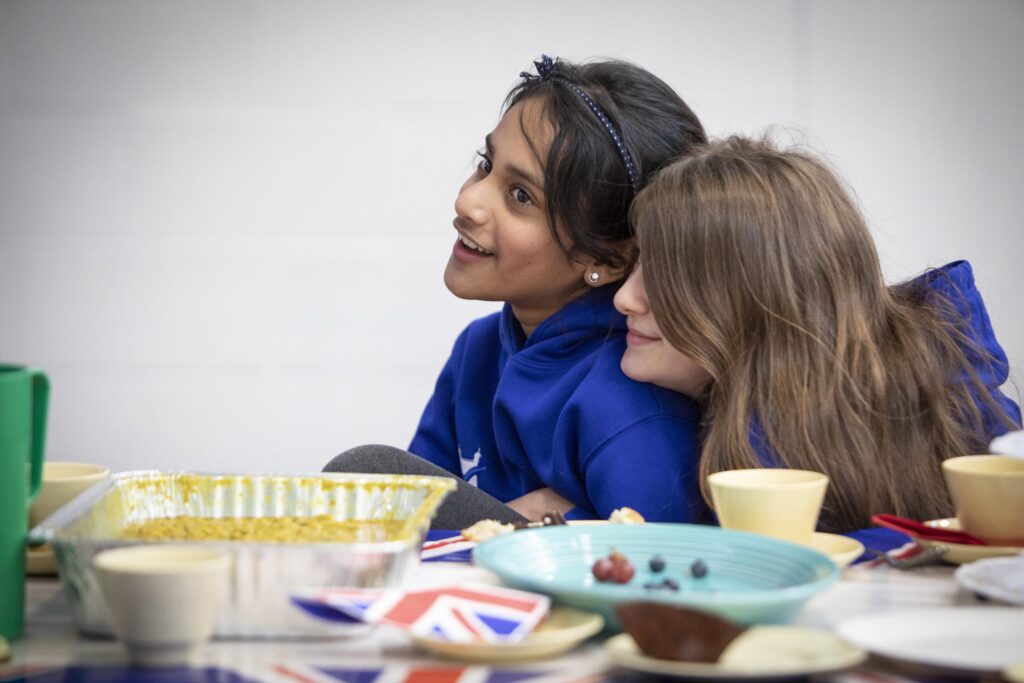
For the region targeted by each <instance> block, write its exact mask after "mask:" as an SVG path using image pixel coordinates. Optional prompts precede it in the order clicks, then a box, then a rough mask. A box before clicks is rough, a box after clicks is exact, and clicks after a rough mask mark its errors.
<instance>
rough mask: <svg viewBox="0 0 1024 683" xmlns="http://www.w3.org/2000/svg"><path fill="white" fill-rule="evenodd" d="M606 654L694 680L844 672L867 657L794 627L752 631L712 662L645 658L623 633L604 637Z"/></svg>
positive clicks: (636, 667) (619, 661)
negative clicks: (606, 639)
mask: <svg viewBox="0 0 1024 683" xmlns="http://www.w3.org/2000/svg"><path fill="white" fill-rule="evenodd" d="M605 649H606V650H607V652H608V655H609V656H610V657H611V659H612V661H614V662H615V663H616V664H618V665H620V666H623V667H626V668H629V669H633V670H636V671H643V672H645V673H652V674H658V675H660V676H671V677H674V678H686V679H693V680H712V679H728V680H772V679H784V678H793V677H797V676H811V675H815V674H824V673H829V672H833V671H841V670H843V669H849V668H852V667H855V666H857V665H859V664H861V663H862V662H863V661H864V660H865V659H866V658H867V652H865V651H864V650H862V649H860V648H858V647H854V646H853V645H850V644H849V643H847V642H845V641H843V640H841V639H839V638H837V637H836V636H834V635H832V634H831V633H826V632H824V631H817V630H814V629H809V628H801V627H797V626H753V627H751V628H749V629H748V630H747V631H745V632H744V633H743V634H742V635H740V636H739V637H738V638H736V640H734V641H733V642H732V643H730V644H729V646H728V647H727V648H726V649H725V652H723V653H722V656H721V658H720V659H719V660H718V661H717V662H715V663H705V662H677V661H672V660H668V659H655V658H654V657H648V656H647V655H645V654H644V653H643V652H641V651H640V649H639V648H638V647H637V645H636V642H634V641H633V637H632V636H630V635H629V634H628V633H622V634H620V635H617V636H613V637H612V638H609V639H608V641H607V642H606V643H605Z"/></svg>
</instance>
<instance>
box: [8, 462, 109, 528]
mask: <svg viewBox="0 0 1024 683" xmlns="http://www.w3.org/2000/svg"><path fill="white" fill-rule="evenodd" d="M109 475H110V470H109V469H107V468H106V467H104V466H103V465H93V464H91V463H87V462H45V463H43V485H42V488H40V489H39V495H38V496H37V497H36V502H34V503H33V504H32V507H31V508H29V512H28V525H29V527H30V528H31V527H34V526H35V525H37V524H39V523H40V522H42V521H43V520H45V519H46V518H47V517H49V516H50V515H52V514H53V513H54V512H56V511H57V510H58V509H60V508H61V507H62V506H63V505H64V504H65V503H69V502H71V501H72V500H73V499H74V498H75V496H77V495H78V494H79V493H81V492H82V491H85V490H86V489H87V488H89V487H90V486H92V485H93V484H95V483H97V482H100V481H103V480H104V479H106V478H107V476H109Z"/></svg>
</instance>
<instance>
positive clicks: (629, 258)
mask: <svg viewBox="0 0 1024 683" xmlns="http://www.w3.org/2000/svg"><path fill="white" fill-rule="evenodd" d="M616 251H618V252H619V253H620V254H621V255H622V258H623V261H624V262H625V264H626V265H624V266H619V267H617V268H616V267H613V266H609V265H608V264H607V263H598V262H597V261H590V262H588V263H587V264H586V268H584V269H583V282H585V283H586V284H588V285H590V286H591V287H602V286H604V285H609V284H611V283H613V282H618V281H619V280H622V279H623V278H625V277H626V276H627V275H629V272H630V271H631V270H632V269H633V262H634V260H635V259H636V246H635V245H634V244H633V242H632V241H630V242H627V243H624V244H622V245H620V246H619V247H618V248H617V249H616Z"/></svg>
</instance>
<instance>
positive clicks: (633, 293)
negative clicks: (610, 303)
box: [614, 265, 648, 316]
mask: <svg viewBox="0 0 1024 683" xmlns="http://www.w3.org/2000/svg"><path fill="white" fill-rule="evenodd" d="M614 303H615V310H617V311H618V312H619V313H621V314H622V315H633V316H637V315H644V314H645V313H647V311H648V307H647V292H646V291H645V290H644V280H643V275H642V274H641V273H640V266H639V265H638V266H637V267H636V268H634V269H633V272H632V273H630V274H629V277H627V278H626V281H625V282H624V283H622V286H621V287H619V291H618V292H616V293H615V300H614Z"/></svg>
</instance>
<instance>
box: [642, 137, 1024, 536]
mask: <svg viewBox="0 0 1024 683" xmlns="http://www.w3.org/2000/svg"><path fill="white" fill-rule="evenodd" d="M632 217H633V221H634V225H635V226H636V228H637V232H638V236H639V244H640V259H641V262H642V263H643V267H644V280H645V283H646V288H647V293H648V298H649V300H650V302H651V308H652V311H653V312H654V316H655V319H656V320H657V322H658V325H659V327H660V328H661V330H662V333H663V334H664V335H665V338H666V339H667V340H668V341H669V342H670V343H671V344H672V345H673V346H675V347H676V348H677V349H679V350H680V351H681V352H683V353H684V354H686V355H688V356H690V357H691V358H693V359H694V360H695V361H696V362H697V363H699V364H700V365H701V366H702V367H704V369H706V370H707V371H708V372H709V373H710V375H711V377H712V380H711V381H710V382H709V383H708V384H707V386H706V388H705V393H704V395H703V396H702V397H700V400H701V402H702V405H703V411H704V412H703V421H704V431H703V434H704V437H703V446H702V456H701V465H700V475H701V486H702V490H704V493H705V498H707V490H706V480H707V476H708V475H709V474H711V473H713V472H716V471H719V470H726V469H737V468H744V467H763V466H766V464H770V465H777V466H782V467H792V468H800V469H809V470H816V471H820V472H825V473H826V474H827V475H828V476H829V478H830V480H831V483H830V485H829V490H828V495H827V497H826V501H825V507H824V508H823V510H822V515H821V526H822V528H824V529H827V530H848V529H853V528H860V527H865V526H868V525H869V519H870V516H871V515H872V514H874V513H878V512H889V513H895V514H899V515H905V516H910V517H915V518H918V519H932V518H936V517H947V516H950V515H951V514H952V512H953V510H952V504H951V502H950V499H949V496H948V494H947V492H946V487H945V484H944V482H943V476H942V470H941V462H942V460H943V459H945V458H948V457H952V456H956V455H964V454H968V453H972V452H984V451H983V449H984V448H986V446H987V443H986V442H987V439H986V436H985V434H984V431H985V430H984V428H983V425H984V420H983V415H982V410H981V408H979V404H978V402H979V401H981V402H982V406H983V407H984V408H985V409H986V410H993V411H995V414H996V415H1000V416H1002V417H1003V418H1004V419H1005V421H1006V424H1007V425H1008V426H1010V425H1013V422H1012V420H1011V418H1010V417H1008V416H1006V415H1005V412H1004V411H1003V410H1002V408H1001V407H1000V406H999V404H998V403H997V402H996V401H995V399H994V398H993V397H992V396H991V391H990V389H989V388H987V387H986V386H985V385H984V383H983V382H982V381H981V380H980V379H979V375H978V371H977V370H976V369H975V367H972V363H971V362H970V357H974V358H975V359H977V358H978V357H979V354H980V357H985V356H984V354H983V352H982V351H981V350H979V349H977V348H974V347H972V345H971V341H970V340H969V339H968V338H967V336H966V335H965V334H964V333H963V332H962V331H961V330H962V329H963V328H962V324H963V321H962V320H961V321H959V322H958V320H957V315H956V312H955V311H956V309H955V306H953V305H952V304H951V303H950V302H949V301H947V300H945V299H943V298H942V297H941V296H937V295H934V294H930V293H929V292H928V290H927V289H926V288H924V287H909V286H903V287H893V288H890V287H887V286H886V284H885V282H884V280H883V276H882V271H881V267H880V264H879V260H878V254H877V252H876V249H875V245H874V242H873V240H872V238H871V235H870V233H869V231H868V228H867V226H866V225H865V222H864V219H863V218H862V216H861V214H860V211H859V210H858V209H857V207H856V205H855V203H854V202H853V200H852V199H851V197H850V195H849V194H848V193H847V191H846V190H845V189H844V187H843V185H842V184H841V182H840V181H839V180H838V179H837V177H836V176H835V174H833V173H832V172H831V171H830V170H829V168H828V167H827V166H826V165H825V164H824V163H823V162H821V161H819V160H817V159H815V158H813V157H811V156H809V155H807V154H804V153H801V152H796V151H782V150H780V149H778V148H776V147H775V146H773V145H772V144H771V143H770V142H768V141H765V140H760V141H754V140H747V139H743V138H730V139H728V140H724V141H721V142H717V143H713V144H710V145H707V146H704V147H702V148H700V149H698V150H697V151H696V152H695V153H694V154H693V155H692V156H689V157H687V158H685V159H682V160H680V161H677V162H675V163H673V164H672V165H671V166H669V167H668V168H666V169H665V170H663V171H662V172H661V173H660V174H659V175H658V177H657V178H656V179H655V180H654V181H653V183H652V184H651V185H650V186H649V187H648V188H647V189H645V190H644V191H643V193H642V194H641V195H640V196H639V197H638V198H637V200H636V202H635V203H634V206H633V213H632ZM987 362H997V361H995V360H994V359H991V358H988V359H987ZM961 376H962V377H964V378H966V380H965V381H959V382H954V381H951V378H953V377H961ZM752 435H753V436H752ZM752 438H753V440H754V441H758V440H762V439H763V440H764V442H765V443H764V444H762V445H761V446H760V447H759V448H758V449H757V450H755V445H754V444H752ZM758 450H760V451H762V454H763V453H764V452H768V453H770V454H771V456H770V457H771V459H772V460H773V462H770V463H766V462H765V461H764V460H763V459H762V458H759V456H758Z"/></svg>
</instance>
